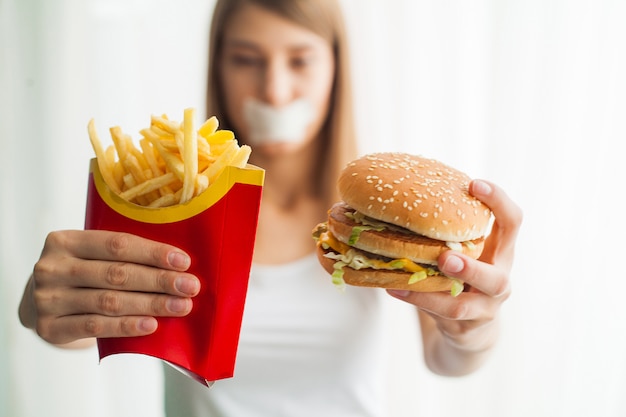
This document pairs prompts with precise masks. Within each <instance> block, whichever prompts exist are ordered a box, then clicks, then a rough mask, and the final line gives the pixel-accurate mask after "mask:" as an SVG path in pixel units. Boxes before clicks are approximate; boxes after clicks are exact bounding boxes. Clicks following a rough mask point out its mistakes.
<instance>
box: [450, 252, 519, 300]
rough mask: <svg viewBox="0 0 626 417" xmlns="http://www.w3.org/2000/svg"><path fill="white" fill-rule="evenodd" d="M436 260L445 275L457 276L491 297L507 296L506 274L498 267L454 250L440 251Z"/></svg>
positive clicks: (507, 283) (508, 288) (507, 280)
mask: <svg viewBox="0 0 626 417" xmlns="http://www.w3.org/2000/svg"><path fill="white" fill-rule="evenodd" d="M438 262H439V269H440V270H441V272H443V273H444V274H445V275H447V276H449V277H453V278H458V279H460V280H461V281H463V282H465V283H466V284H469V285H470V286H471V287H473V288H475V289H477V290H479V291H481V292H483V293H485V294H487V295H489V296H491V297H508V294H509V293H510V282H509V279H508V275H507V274H506V273H505V271H504V270H503V269H501V268H499V267H496V266H494V265H492V264H489V263H485V262H481V261H477V260H475V259H472V258H470V257H468V256H466V255H463V254H462V253H458V252H454V251H446V252H444V253H442V254H441V256H440V257H439V259H438Z"/></svg>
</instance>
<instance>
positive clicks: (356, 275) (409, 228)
mask: <svg viewBox="0 0 626 417" xmlns="http://www.w3.org/2000/svg"><path fill="white" fill-rule="evenodd" d="M470 181H471V179H470V177H468V176H467V175H466V174H464V173H463V172H460V171H458V170H456V169H454V168H452V167H450V166H447V165H445V164H443V163H441V162H439V161H437V160H434V159H428V158H424V157H422V156H415V155H409V154H406V153H392V152H388V153H374V154H368V155H364V156H362V157H360V158H358V159H356V160H354V161H352V162H350V163H349V164H348V165H347V166H346V167H345V168H344V169H343V170H342V171H341V173H340V175H339V178H338V180H337V186H338V191H339V195H340V197H341V200H342V201H340V202H337V203H335V204H334V205H333V206H332V207H331V208H330V209H329V210H328V219H327V221H325V222H323V223H320V224H318V225H317V226H316V227H315V228H314V229H313V238H314V239H315V240H316V241H317V255H318V259H319V261H320V263H321V265H322V266H323V267H324V268H325V269H326V270H327V271H328V272H329V273H330V274H332V279H333V283H335V284H336V285H338V286H340V287H341V288H343V287H344V286H345V284H348V285H356V286H365V287H381V288H388V289H403V290H410V291H417V292H434V291H449V292H451V294H452V295H455V296H456V295H458V294H459V293H460V292H461V291H463V287H464V285H463V283H462V282H461V281H460V280H458V279H455V278H450V277H447V276H445V275H443V274H442V273H441V272H440V271H439V269H438V268H437V259H438V257H439V255H441V254H442V253H443V252H444V251H447V250H455V251H459V252H462V253H464V254H465V255H468V256H470V257H472V258H474V259H476V258H478V257H479V256H480V254H481V252H482V250H483V247H484V241H485V235H486V233H487V231H488V229H489V226H490V223H491V217H492V213H491V210H490V209H489V207H487V206H486V205H485V204H483V203H482V202H481V201H480V200H478V199H477V198H475V197H473V196H472V195H470V194H469V184H470Z"/></svg>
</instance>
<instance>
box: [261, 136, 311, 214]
mask: <svg viewBox="0 0 626 417" xmlns="http://www.w3.org/2000/svg"><path fill="white" fill-rule="evenodd" d="M319 142H320V141H313V142H312V143H310V144H307V145H306V146H304V147H302V148H301V149H299V150H296V151H294V152H292V153H290V154H289V155H287V156H285V155H281V156H274V155H269V154H267V153H262V152H259V153H258V154H257V155H255V157H254V159H251V162H252V163H253V164H255V165H258V166H259V167H261V168H263V169H265V186H264V191H263V201H264V204H271V205H273V206H275V207H277V208H280V209H283V210H287V211H291V209H293V208H294V207H295V206H297V204H298V203H299V202H302V201H303V200H310V199H315V198H316V196H315V188H316V184H317V181H318V179H319V175H320V174H319V173H318V172H317V171H316V170H317V160H318V159H319V158H318V157H317V155H318V154H319V148H320V146H319V145H318V144H319ZM253 155H254V152H253Z"/></svg>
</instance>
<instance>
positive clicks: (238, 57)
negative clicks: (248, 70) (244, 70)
mask: <svg viewBox="0 0 626 417" xmlns="http://www.w3.org/2000/svg"><path fill="white" fill-rule="evenodd" d="M230 62H231V63H232V64H233V65H234V66H237V67H259V66H262V65H263V64H264V61H263V59H262V58H259V57H257V56H255V55H248V54H233V55H231V56H230Z"/></svg>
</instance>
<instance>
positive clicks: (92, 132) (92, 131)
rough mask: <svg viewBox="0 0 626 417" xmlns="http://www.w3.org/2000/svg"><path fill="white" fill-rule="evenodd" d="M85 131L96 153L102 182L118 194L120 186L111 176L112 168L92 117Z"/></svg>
mask: <svg viewBox="0 0 626 417" xmlns="http://www.w3.org/2000/svg"><path fill="white" fill-rule="evenodd" d="M87 131H88V133H89V140H90V141H91V146H92V148H93V150H94V152H95V153H96V159H97V161H98V169H100V173H101V174H102V178H103V179H104V182H106V183H107V185H108V186H109V188H110V189H112V190H113V191H114V192H116V193H117V194H119V193H120V192H121V189H120V186H119V185H118V182H117V181H116V180H115V177H114V176H113V169H112V168H111V166H110V165H109V164H108V163H107V157H106V155H105V153H104V149H103V148H102V142H100V137H99V136H98V133H97V132H96V126H95V122H94V120H93V119H91V120H90V121H89V124H88V125H87Z"/></svg>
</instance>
